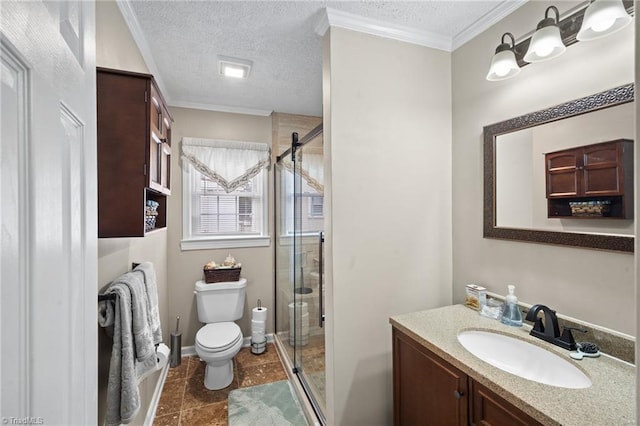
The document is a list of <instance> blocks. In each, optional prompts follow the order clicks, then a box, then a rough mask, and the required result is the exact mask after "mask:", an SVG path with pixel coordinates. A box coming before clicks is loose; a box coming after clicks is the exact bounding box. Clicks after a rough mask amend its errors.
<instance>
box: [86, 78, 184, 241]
mask: <svg viewBox="0 0 640 426" xmlns="http://www.w3.org/2000/svg"><path fill="white" fill-rule="evenodd" d="M96 86H97V116H98V124H97V126H98V129H97V130H98V237H101V238H104V237H141V236H144V235H145V234H146V233H147V232H150V231H152V230H154V229H158V228H164V227H166V225H167V199H166V197H167V196H168V195H170V194H171V189H170V182H171V174H170V170H171V169H170V167H171V123H172V122H173V118H172V117H171V114H170V113H169V109H168V108H167V104H166V102H165V100H164V98H163V97H162V94H161V93H160V90H159V89H158V86H157V84H156V82H155V80H154V79H153V76H152V75H149V74H141V73H135V72H129V71H120V70H113V69H107V68H97V76H96Z"/></svg>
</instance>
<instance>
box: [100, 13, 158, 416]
mask: <svg viewBox="0 0 640 426" xmlns="http://www.w3.org/2000/svg"><path fill="white" fill-rule="evenodd" d="M96 65H97V66H100V67H107V68H116V69H123V70H128V71H136V72H148V69H147V67H146V65H145V64H144V61H143V60H142V56H141V55H140V52H139V50H138V48H137V47H136V45H135V43H134V41H133V38H132V37H131V34H130V33H129V30H128V28H127V26H126V24H125V22H124V20H123V18H122V15H121V14H120V11H119V10H118V6H117V5H116V3H115V2H113V1H98V2H96ZM141 142H142V141H141ZM143 261H150V262H153V263H154V265H155V267H156V274H157V279H158V303H159V310H160V316H161V318H160V319H161V321H162V332H163V339H164V341H165V342H167V345H168V344H169V324H168V322H167V320H168V318H169V317H168V315H167V313H168V305H167V231H166V230H158V231H155V232H154V233H152V234H150V235H148V236H146V237H144V238H101V239H99V240H98V289H99V290H100V289H102V288H104V287H105V286H106V285H108V284H109V283H110V282H111V281H113V280H114V279H116V278H118V277H119V276H120V275H122V274H123V273H125V272H127V271H128V270H129V269H130V268H131V263H132V262H136V263H139V262H143ZM111 344H112V341H111V339H109V338H108V337H107V336H106V335H105V333H104V331H103V330H100V329H99V330H98V423H99V424H102V423H103V421H104V414H105V410H106V405H105V404H106V390H107V377H108V371H109V360H110V356H111ZM158 379H159V373H155V374H153V375H151V376H150V377H149V378H148V379H146V380H144V382H143V383H142V384H141V385H140V386H139V389H140V401H141V409H140V414H139V415H138V417H137V418H136V419H135V420H134V422H133V423H132V424H143V422H144V418H145V414H146V412H147V408H148V406H149V404H150V402H151V398H152V396H153V391H154V389H155V385H156V383H157V381H158Z"/></svg>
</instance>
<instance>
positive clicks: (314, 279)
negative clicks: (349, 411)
mask: <svg viewBox="0 0 640 426" xmlns="http://www.w3.org/2000/svg"><path fill="white" fill-rule="evenodd" d="M291 139H292V141H291V147H290V148H289V149H287V150H286V151H285V152H284V153H282V154H281V155H280V156H278V157H277V162H276V167H275V168H274V173H275V179H274V182H275V206H276V209H275V215H274V216H275V233H276V234H275V241H276V242H275V284H276V285H275V292H276V294H275V305H276V310H275V330H276V333H275V339H276V344H277V345H278V346H279V348H280V349H281V352H283V353H284V355H285V357H286V358H287V359H286V360H285V364H288V365H289V366H290V368H291V371H292V373H294V374H295V376H296V378H297V380H298V381H299V383H300V385H301V386H302V388H303V389H304V392H305V393H306V395H307V398H308V400H309V402H310V404H311V406H312V407H313V409H314V411H315V412H316V415H317V416H318V418H319V419H320V421H321V422H322V423H323V424H324V423H325V421H324V420H325V418H324V412H325V399H326V398H325V349H324V348H325V338H324V307H323V304H324V288H323V279H324V270H323V263H324V262H323V254H324V250H323V247H324V183H323V167H324V157H323V143H322V124H320V125H319V126H317V127H316V128H314V129H313V130H311V131H310V132H309V133H308V134H307V135H305V136H303V137H301V138H298V134H297V133H293V134H292V137H291Z"/></svg>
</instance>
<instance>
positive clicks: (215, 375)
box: [196, 322, 242, 390]
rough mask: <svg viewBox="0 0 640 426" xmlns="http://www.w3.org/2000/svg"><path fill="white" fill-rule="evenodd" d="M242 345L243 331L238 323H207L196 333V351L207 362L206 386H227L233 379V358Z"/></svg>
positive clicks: (210, 387) (221, 387) (215, 387)
mask: <svg viewBox="0 0 640 426" xmlns="http://www.w3.org/2000/svg"><path fill="white" fill-rule="evenodd" d="M241 347H242V331H241V330H240V327H238V325H237V324H236V323H233V322H219V323H213V324H207V325H205V326H204V327H202V328H201V329H200V330H199V331H198V333H197V334H196V353H197V354H198V356H199V357H200V359H202V360H203V361H204V362H206V363H207V366H206V369H205V374H204V386H205V387H206V388H207V389H210V390H219V389H223V388H226V387H227V386H229V385H230V384H231V382H232V381H233V358H234V357H235V356H236V355H237V354H238V352H240V348H241Z"/></svg>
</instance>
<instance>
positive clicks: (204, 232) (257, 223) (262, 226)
mask: <svg viewBox="0 0 640 426" xmlns="http://www.w3.org/2000/svg"><path fill="white" fill-rule="evenodd" d="M185 139H187V143H186V144H185ZM188 141H189V139H188V138H183V158H186V159H187V160H188V161H185V162H184V166H183V176H182V177H183V239H182V242H181V247H182V249H183V250H196V249H210V248H234V247H255V246H268V245H269V243H270V241H269V237H268V235H267V232H268V226H267V218H268V213H267V207H268V206H267V200H268V182H267V180H268V175H267V171H266V169H265V168H264V167H257V166H253V167H249V166H247V165H242V164H237V165H229V167H233V171H234V173H235V172H237V171H238V170H245V169H249V168H251V169H253V170H254V172H252V173H251V175H249V176H246V174H245V175H241V176H240V177H238V178H235V179H233V180H231V181H230V182H229V181H227V180H225V179H224V178H222V177H221V176H220V174H219V173H218V172H217V171H213V170H209V169H208V168H207V167H204V166H203V165H202V164H200V163H198V162H197V160H198V158H196V159H195V160H193V161H192V158H188V157H187V156H188V155H189V153H190V151H188V149H185V148H189V147H190V146H189V145H188ZM200 148H202V147H198V149H200ZM236 151H239V150H236ZM196 154H197V152H196ZM216 155H217V154H216ZM220 155H224V153H222V154H220ZM267 155H268V154H267ZM229 162H238V163H241V162H242V159H241V158H240V159H239V157H238V152H233V155H230V156H227V157H226V163H229ZM194 163H195V164H194ZM226 163H225V166H227V164H226ZM220 169H222V167H218V171H220ZM236 174H237V173H236ZM232 176H235V175H232ZM250 176H252V177H250ZM227 191H228V192H227Z"/></svg>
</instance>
